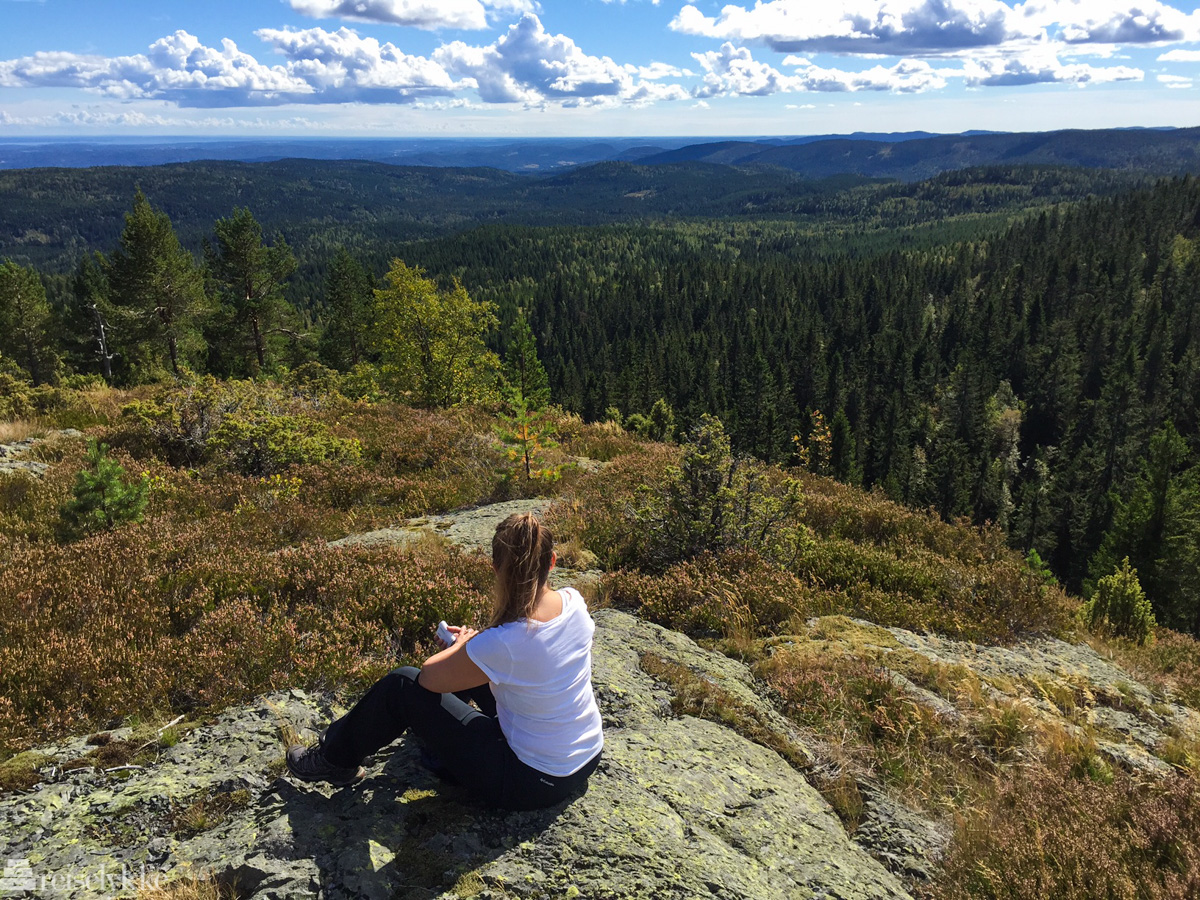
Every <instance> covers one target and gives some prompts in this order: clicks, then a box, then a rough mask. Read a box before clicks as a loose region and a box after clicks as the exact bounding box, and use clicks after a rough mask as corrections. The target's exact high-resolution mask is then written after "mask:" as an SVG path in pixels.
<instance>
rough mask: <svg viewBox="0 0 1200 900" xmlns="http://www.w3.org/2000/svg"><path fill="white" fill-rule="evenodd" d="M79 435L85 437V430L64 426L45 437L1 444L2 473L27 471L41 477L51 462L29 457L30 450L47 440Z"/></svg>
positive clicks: (70, 437) (0, 470)
mask: <svg viewBox="0 0 1200 900" xmlns="http://www.w3.org/2000/svg"><path fill="white" fill-rule="evenodd" d="M79 437H83V432H81V431H77V430H76V429H74V428H64V429H63V430H61V431H51V432H49V433H48V434H46V435H45V436H44V437H28V438H22V439H21V440H19V441H13V442H12V443H10V444H0V475H2V474H6V473H9V472H25V473H27V474H29V475H32V476H33V477H34V478H41V477H42V475H43V474H45V471H46V469H48V468H49V464H48V463H44V462H41V461H40V460H36V459H29V458H28V456H29V451H31V450H32V449H33V448H34V447H36V446H37V445H38V444H42V443H45V442H46V441H54V440H61V439H64V438H65V439H73V438H79Z"/></svg>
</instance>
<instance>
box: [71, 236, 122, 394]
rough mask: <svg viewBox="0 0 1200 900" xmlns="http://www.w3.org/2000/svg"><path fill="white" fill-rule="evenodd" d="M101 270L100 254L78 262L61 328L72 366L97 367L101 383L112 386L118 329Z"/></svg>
mask: <svg viewBox="0 0 1200 900" xmlns="http://www.w3.org/2000/svg"><path fill="white" fill-rule="evenodd" d="M104 269H105V260H104V256H103V255H102V254H100V253H90V254H88V255H87V256H85V257H83V259H81V260H80V261H79V265H77V266H76V267H75V277H74V278H73V279H72V283H71V293H70V295H69V296H68V298H67V312H66V316H65V319H66V321H65V323H64V325H65V330H66V333H67V335H66V336H67V340H68V342H69V345H70V347H69V349H70V352H71V354H72V356H73V357H75V359H74V364H75V365H77V366H78V367H79V368H80V369H83V370H85V371H95V368H96V367H98V368H99V370H100V374H101V375H103V376H104V380H105V381H107V382H110V383H111V382H112V380H113V362H114V361H115V360H116V357H117V353H116V350H115V349H114V348H115V344H114V336H115V334H116V333H119V332H120V330H121V329H120V326H119V325H118V324H117V322H116V320H117V318H118V316H117V314H116V310H115V309H114V307H113V305H112V303H111V301H110V300H109V287H108V278H107V276H106V275H105V274H104Z"/></svg>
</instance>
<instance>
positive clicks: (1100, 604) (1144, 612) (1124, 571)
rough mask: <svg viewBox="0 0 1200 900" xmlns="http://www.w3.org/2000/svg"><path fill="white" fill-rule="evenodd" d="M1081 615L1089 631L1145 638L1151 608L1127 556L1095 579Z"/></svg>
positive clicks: (1136, 639) (1137, 639) (1149, 628)
mask: <svg viewBox="0 0 1200 900" xmlns="http://www.w3.org/2000/svg"><path fill="white" fill-rule="evenodd" d="M1081 615H1082V616H1083V618H1084V621H1085V622H1087V625H1088V628H1090V629H1091V630H1092V631H1107V632H1109V633H1111V634H1113V635H1116V636H1117V637H1123V638H1129V639H1130V640H1132V641H1134V642H1135V643H1137V644H1144V643H1145V642H1146V638H1148V637H1149V636H1150V634H1151V632H1152V631H1153V630H1154V627H1155V621H1154V611H1153V609H1152V608H1151V606H1150V601H1149V599H1148V598H1147V597H1146V594H1145V592H1144V591H1143V590H1142V586H1141V584H1140V583H1139V582H1138V577H1137V569H1135V568H1133V567H1132V566H1130V565H1129V557H1128V556H1127V557H1125V559H1124V560H1123V561H1122V562H1121V568H1120V569H1118V570H1117V571H1115V572H1113V573H1112V574H1111V575H1106V576H1105V577H1104V578H1101V579H1100V580H1099V581H1098V582H1097V583H1096V592H1095V593H1094V594H1093V595H1092V597H1091V599H1090V600H1088V602H1087V603H1086V604H1084V607H1083V610H1082V611H1081Z"/></svg>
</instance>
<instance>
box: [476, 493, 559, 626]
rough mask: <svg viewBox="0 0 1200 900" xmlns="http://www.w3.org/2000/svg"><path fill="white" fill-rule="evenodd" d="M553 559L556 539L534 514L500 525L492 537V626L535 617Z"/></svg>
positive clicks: (510, 517)
mask: <svg viewBox="0 0 1200 900" xmlns="http://www.w3.org/2000/svg"><path fill="white" fill-rule="evenodd" d="M553 560H554V538H553V536H552V535H551V534H550V529H549V528H547V527H546V526H545V525H543V524H542V523H541V521H540V520H539V519H538V517H537V516H535V515H534V514H533V513H530V512H526V513H513V514H512V515H511V516H509V517H508V518H507V519H505V520H504V521H503V522H501V523H500V524H499V525H497V526H496V534H495V535H494V536H493V537H492V565H493V566H494V567H495V569H496V597H495V606H494V607H493V609H492V620H491V622H489V623H488V624H489V627H491V626H495V625H503V624H505V623H506V622H515V621H516V620H517V619H524V618H528V617H529V616H531V615H532V614H533V609H534V607H535V606H537V600H538V595H539V594H541V591H542V587H543V586H545V584H546V580H547V579H548V578H549V577H550V565H551V563H552V562H553Z"/></svg>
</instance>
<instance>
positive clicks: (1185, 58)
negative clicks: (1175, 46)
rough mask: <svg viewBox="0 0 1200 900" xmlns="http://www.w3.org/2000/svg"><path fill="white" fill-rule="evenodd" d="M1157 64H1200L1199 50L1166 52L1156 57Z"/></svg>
mask: <svg viewBox="0 0 1200 900" xmlns="http://www.w3.org/2000/svg"><path fill="white" fill-rule="evenodd" d="M1158 61H1159V62H1183V63H1194V62H1200V50H1168V51H1167V52H1166V53H1163V54H1161V55H1160V56H1159V57H1158Z"/></svg>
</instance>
